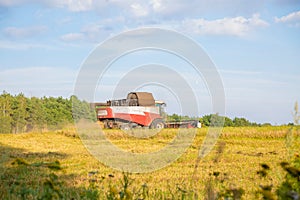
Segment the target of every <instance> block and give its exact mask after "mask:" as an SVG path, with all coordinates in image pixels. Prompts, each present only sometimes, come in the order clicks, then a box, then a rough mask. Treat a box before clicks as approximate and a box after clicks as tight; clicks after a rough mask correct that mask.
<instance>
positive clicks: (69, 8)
mask: <svg viewBox="0 0 300 200" xmlns="http://www.w3.org/2000/svg"><path fill="white" fill-rule="evenodd" d="M149 26H150V27H160V28H167V29H172V30H176V31H179V32H180V33H183V34H185V35H187V36H188V37H190V38H192V39H193V40H195V41H197V42H198V43H199V44H200V45H201V46H202V47H203V49H204V50H205V51H206V53H207V54H208V55H209V56H210V58H211V60H212V61H213V62H214V63H215V65H216V67H217V69H218V71H219V73H220V75H221V78H222V80H223V84H224V90H225V95H226V115H227V116H229V117H235V116H238V117H246V118H247V119H250V120H251V121H256V122H271V123H273V124H282V123H288V122H291V121H292V116H291V112H292V110H293V105H294V102H295V101H297V100H298V101H299V100H300V92H299V91H300V58H299V57H300V39H299V35H300V1H297V0H272V1H266V0H260V1H258V0H253V1H248V0H239V1H238V0H227V1H224V0H212V1H204V0H198V1H196V0H190V1H183V0H182V1H180V0H165V1H164V0H151V1H142V0H141V1H133V0H128V1H123V0H105V1H104V0H99V1H93V0H85V1H84V0H71V1H70V0H61V1H58V0H52V1H51V0H40V1H35V0H23V1H22V0H0V90H1V91H3V90H5V91H7V92H10V93H12V94H17V93H20V92H22V93H24V94H25V95H27V96H38V97H41V96H64V97H69V96H70V95H72V93H73V87H74V83H75V80H76V77H77V74H78V72H79V70H80V66H81V64H82V63H83V61H84V60H85V59H86V58H87V56H88V55H89V53H90V52H91V51H92V50H93V49H94V48H95V47H96V46H97V45H98V44H99V43H100V42H102V41H104V40H105V39H107V38H109V37H112V36H114V35H116V34H119V33H121V32H123V31H126V30H131V29H135V28H140V27H149ZM146 53H147V52H146ZM146 53H144V55H146ZM141 57H142V58H141ZM130 58H131V57H130V56H129V57H128V58H127V59H126V58H124V59H123V63H121V64H119V68H118V63H116V64H115V70H116V71H118V70H119V71H122V70H125V71H126V68H125V69H123V68H122V67H121V66H129V65H130V64H132V63H134V64H135V65H138V64H142V63H143V62H149V60H153V59H154V60H155V61H156V62H158V61H159V62H166V64H169V65H170V64H174V62H175V61H174V58H170V57H169V56H167V55H164V54H161V55H157V54H155V53H153V54H151V53H150V54H149V57H147V56H139V55H136V56H134V55H133V56H132V58H131V59H130ZM137 58H138V61H139V62H137V61H136V59H137ZM168 59H169V60H168ZM175 60H176V59H175ZM168 61H169V62H168ZM131 62H132V63H131ZM177 63H180V62H177ZM176 69H177V70H178V71H180V72H181V73H183V74H184V73H187V76H188V77H189V76H190V78H187V79H189V80H190V84H191V85H193V83H195V82H198V80H196V79H197V77H192V76H191V75H188V74H189V73H188V72H187V71H188V70H187V71H186V67H183V65H181V66H177V68H176ZM112 70H113V69H112ZM123 72H124V71H123ZM112 73H113V72H112ZM120 73H121V72H120ZM121 74H122V73H121ZM117 78H118V77H116V80H117ZM104 80H105V79H104ZM199 82H201V81H199ZM111 83H114V81H112V80H110V83H108V84H111ZM104 86H105V84H104ZM99 88H101V87H99ZM144 89H149V90H152V91H155V89H153V88H152V89H151V88H144ZM202 89H203V90H202ZM108 90H109V87H108ZM195 90H196V92H198V93H199V94H201V95H202V97H203V99H204V100H203V101H202V102H201V103H200V104H201V105H200V111H201V112H200V113H199V115H203V114H208V113H210V112H211V105H209V92H208V91H206V89H205V86H204V84H202V83H200V86H197V88H196V86H195ZM158 93H159V92H158ZM162 93H163V92H161V94H162ZM109 95H110V93H105V92H103V93H101V95H99V97H98V99H97V100H101V101H102V100H106V99H107V98H109ZM157 95H158V98H166V96H164V95H159V94H157ZM164 100H165V99H164ZM166 101H168V99H166ZM169 101H170V103H169V106H168V111H169V112H171V113H172V112H179V110H180V109H178V108H177V107H178V105H176V103H172V102H173V100H172V98H171V99H169ZM174 102H175V101H174ZM183 114H189V113H183Z"/></svg>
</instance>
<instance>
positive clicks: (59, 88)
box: [0, 67, 77, 97]
mask: <svg viewBox="0 0 300 200" xmlns="http://www.w3.org/2000/svg"><path fill="white" fill-rule="evenodd" d="M76 73H77V72H76V71H75V70H72V69H67V68H62V67H29V68H16V69H7V70H1V71H0V91H3V90H6V91H8V92H11V93H20V92H22V93H25V94H26V95H30V96H31V95H33V96H39V97H40V96H44V95H47V96H49V95H50V96H66V97H67V96H70V94H71V93H72V90H73V83H74V80H75V78H76Z"/></svg>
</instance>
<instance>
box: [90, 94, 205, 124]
mask: <svg viewBox="0 0 300 200" xmlns="http://www.w3.org/2000/svg"><path fill="white" fill-rule="evenodd" d="M92 105H93V106H95V108H96V111H97V117H98V119H99V120H100V121H101V122H103V123H104V128H121V129H130V128H135V127H149V128H179V127H185V128H196V127H200V126H199V122H198V121H197V120H189V121H181V122H167V121H165V118H166V113H165V112H164V107H165V106H166V104H165V103H164V102H163V101H155V100H154V98H153V95H152V93H149V92H131V93H129V94H128V95H127V98H126V99H119V100H109V101H107V102H106V103H94V104H92Z"/></svg>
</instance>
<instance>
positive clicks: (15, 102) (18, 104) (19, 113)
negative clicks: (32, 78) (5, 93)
mask: <svg viewBox="0 0 300 200" xmlns="http://www.w3.org/2000/svg"><path fill="white" fill-rule="evenodd" d="M26 106H27V99H26V97H25V96H24V94H22V93H20V94H18V95H17V96H15V97H14V98H13V99H12V104H11V108H12V123H11V124H12V132H13V133H20V132H24V131H25V130H26V118H27V114H28V113H27V112H26Z"/></svg>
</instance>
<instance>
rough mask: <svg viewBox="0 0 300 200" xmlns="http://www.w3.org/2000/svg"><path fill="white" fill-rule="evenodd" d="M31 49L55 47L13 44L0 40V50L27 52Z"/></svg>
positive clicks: (50, 47)
mask: <svg viewBox="0 0 300 200" xmlns="http://www.w3.org/2000/svg"><path fill="white" fill-rule="evenodd" d="M32 48H42V49H52V50H53V49H57V47H55V46H50V45H46V44H41V43H21V42H13V41H9V40H6V41H5V40H0V49H10V50H28V49H32Z"/></svg>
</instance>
